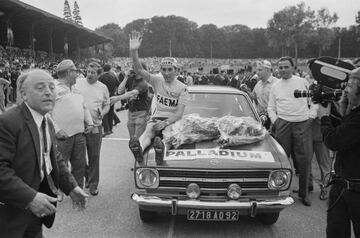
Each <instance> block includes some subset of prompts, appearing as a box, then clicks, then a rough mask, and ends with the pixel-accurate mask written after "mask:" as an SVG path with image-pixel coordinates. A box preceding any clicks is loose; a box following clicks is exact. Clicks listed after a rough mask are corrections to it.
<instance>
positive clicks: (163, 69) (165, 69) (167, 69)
mask: <svg viewBox="0 0 360 238" xmlns="http://www.w3.org/2000/svg"><path fill="white" fill-rule="evenodd" d="M161 70H162V71H163V72H166V71H168V72H172V71H173V68H161Z"/></svg>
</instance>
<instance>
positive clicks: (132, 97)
mask: <svg viewBox="0 0 360 238" xmlns="http://www.w3.org/2000/svg"><path fill="white" fill-rule="evenodd" d="M126 94H127V95H128V96H129V100H130V101H131V100H135V99H136V98H137V96H138V95H139V91H138V90H137V89H134V90H131V91H130V92H127V93H126Z"/></svg>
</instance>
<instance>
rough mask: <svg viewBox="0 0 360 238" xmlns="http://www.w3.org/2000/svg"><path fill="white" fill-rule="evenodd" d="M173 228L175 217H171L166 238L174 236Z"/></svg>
mask: <svg viewBox="0 0 360 238" xmlns="http://www.w3.org/2000/svg"><path fill="white" fill-rule="evenodd" d="M174 226H175V216H172V218H171V221H170V225H169V233H168V235H167V238H172V237H173V235H174Z"/></svg>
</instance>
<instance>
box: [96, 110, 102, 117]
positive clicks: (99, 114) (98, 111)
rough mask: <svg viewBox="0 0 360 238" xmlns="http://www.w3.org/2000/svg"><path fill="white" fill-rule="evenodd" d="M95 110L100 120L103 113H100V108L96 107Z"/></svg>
mask: <svg viewBox="0 0 360 238" xmlns="http://www.w3.org/2000/svg"><path fill="white" fill-rule="evenodd" d="M96 112H97V116H98V118H99V120H102V119H103V114H102V111H101V109H100V108H98V109H97V110H96Z"/></svg>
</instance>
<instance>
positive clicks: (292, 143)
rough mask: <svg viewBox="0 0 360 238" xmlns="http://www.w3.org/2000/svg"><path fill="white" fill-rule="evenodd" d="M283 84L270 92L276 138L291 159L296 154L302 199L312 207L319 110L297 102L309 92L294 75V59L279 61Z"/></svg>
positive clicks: (270, 111)
mask: <svg viewBox="0 0 360 238" xmlns="http://www.w3.org/2000/svg"><path fill="white" fill-rule="evenodd" d="M278 68H279V73H280V77H281V80H280V81H279V82H277V83H276V84H274V85H273V86H272V88H271V90H270V96H269V103H268V114H269V117H270V119H271V122H272V123H273V126H274V131H275V138H276V140H277V141H278V142H279V143H280V144H281V146H282V147H283V148H284V150H285V152H286V154H287V155H288V156H289V157H290V155H291V153H292V152H294V154H295V159H296V162H297V165H298V169H299V197H300V198H301V201H302V203H303V204H304V205H306V206H310V205H311V201H310V200H309V198H308V183H309V174H310V161H311V158H312V154H311V151H312V148H311V146H312V143H311V142H312V134H311V123H312V120H313V119H314V118H315V117H316V115H317V106H316V105H314V104H311V106H310V108H309V106H308V99H307V98H295V97H294V90H296V89H299V90H307V89H308V87H309V83H308V82H307V80H306V79H304V78H300V77H298V76H295V75H293V72H294V62H293V60H292V58H290V57H283V58H281V59H280V60H279V67H278Z"/></svg>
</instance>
